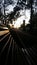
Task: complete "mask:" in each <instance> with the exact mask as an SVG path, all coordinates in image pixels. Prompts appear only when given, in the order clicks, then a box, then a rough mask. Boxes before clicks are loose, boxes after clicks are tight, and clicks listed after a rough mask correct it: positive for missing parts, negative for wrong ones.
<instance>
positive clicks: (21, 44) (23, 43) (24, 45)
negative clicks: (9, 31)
mask: <svg viewBox="0 0 37 65" xmlns="http://www.w3.org/2000/svg"><path fill="white" fill-rule="evenodd" d="M16 34H17V36H18V39H19V41H20V43H21V45H22V46H23V47H24V48H26V47H25V45H24V43H23V41H22V40H21V38H20V37H19V34H18V33H17V32H16Z"/></svg>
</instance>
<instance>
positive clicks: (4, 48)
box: [0, 35, 11, 55]
mask: <svg viewBox="0 0 37 65" xmlns="http://www.w3.org/2000/svg"><path fill="white" fill-rule="evenodd" d="M10 38H11V35H10V36H9V39H8V40H7V42H6V44H5V45H4V47H3V48H2V50H1V53H0V55H1V54H2V53H3V51H4V49H5V47H6V46H7V44H8V42H9V40H10Z"/></svg>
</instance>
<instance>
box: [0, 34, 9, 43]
mask: <svg viewBox="0 0 37 65" xmlns="http://www.w3.org/2000/svg"><path fill="white" fill-rule="evenodd" d="M9 34H10V33H8V34H6V35H5V36H4V37H3V38H2V39H1V40H0V42H1V41H2V40H3V39H4V38H6V37H7V36H8V35H9Z"/></svg>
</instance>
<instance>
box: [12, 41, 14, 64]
mask: <svg viewBox="0 0 37 65" xmlns="http://www.w3.org/2000/svg"><path fill="white" fill-rule="evenodd" d="M13 58H14V40H13V44H12V65H13V61H14V60H13Z"/></svg>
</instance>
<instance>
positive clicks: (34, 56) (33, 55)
mask: <svg viewBox="0 0 37 65" xmlns="http://www.w3.org/2000/svg"><path fill="white" fill-rule="evenodd" d="M28 51H29V53H30V56H31V57H32V58H33V60H34V62H35V61H36V62H37V60H36V58H37V54H36V53H35V52H34V51H33V49H32V48H30V49H28Z"/></svg>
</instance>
